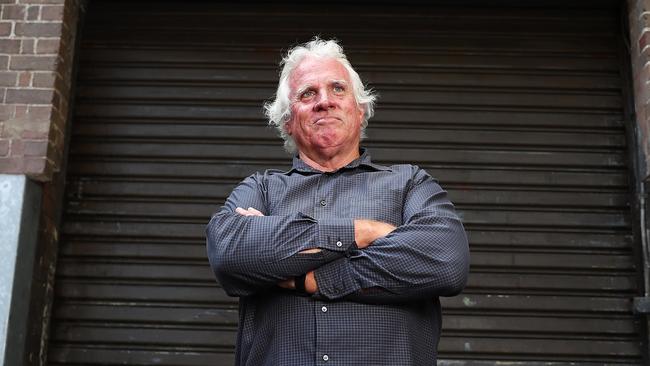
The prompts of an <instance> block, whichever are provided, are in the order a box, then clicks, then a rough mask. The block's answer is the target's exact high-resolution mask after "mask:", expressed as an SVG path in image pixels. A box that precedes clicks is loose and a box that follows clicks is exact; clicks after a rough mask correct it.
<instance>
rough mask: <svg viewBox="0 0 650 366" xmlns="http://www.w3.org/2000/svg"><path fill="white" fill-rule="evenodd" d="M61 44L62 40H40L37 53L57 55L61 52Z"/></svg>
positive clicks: (37, 44)
mask: <svg viewBox="0 0 650 366" xmlns="http://www.w3.org/2000/svg"><path fill="white" fill-rule="evenodd" d="M60 44H61V40H60V39H39V40H38V42H37V43H36V53H38V54H47V53H50V54H57V53H58V52H59V48H60Z"/></svg>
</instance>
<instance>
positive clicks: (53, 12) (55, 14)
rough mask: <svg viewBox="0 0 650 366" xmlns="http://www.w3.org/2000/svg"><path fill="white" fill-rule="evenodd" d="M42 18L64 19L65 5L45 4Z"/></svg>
mask: <svg viewBox="0 0 650 366" xmlns="http://www.w3.org/2000/svg"><path fill="white" fill-rule="evenodd" d="M41 20H63V5H44V6H43V8H41Z"/></svg>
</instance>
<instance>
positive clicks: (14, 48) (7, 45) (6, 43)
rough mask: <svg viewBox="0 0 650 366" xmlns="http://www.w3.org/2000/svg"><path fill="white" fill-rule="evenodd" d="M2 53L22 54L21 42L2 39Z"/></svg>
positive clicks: (0, 49) (0, 47)
mask: <svg viewBox="0 0 650 366" xmlns="http://www.w3.org/2000/svg"><path fill="white" fill-rule="evenodd" d="M0 52H1V53H9V54H12V53H18V52H20V40H17V39H0Z"/></svg>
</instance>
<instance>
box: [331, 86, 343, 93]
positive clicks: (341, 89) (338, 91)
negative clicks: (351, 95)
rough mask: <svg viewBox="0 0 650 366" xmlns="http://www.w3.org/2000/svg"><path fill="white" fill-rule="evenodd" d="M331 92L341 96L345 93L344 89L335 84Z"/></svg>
mask: <svg viewBox="0 0 650 366" xmlns="http://www.w3.org/2000/svg"><path fill="white" fill-rule="evenodd" d="M332 90H333V91H334V93H337V94H341V93H344V92H345V87H344V86H343V85H339V84H336V85H334V87H333V88H332Z"/></svg>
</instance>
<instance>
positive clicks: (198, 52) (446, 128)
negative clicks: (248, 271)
mask: <svg viewBox="0 0 650 366" xmlns="http://www.w3.org/2000/svg"><path fill="white" fill-rule="evenodd" d="M589 3H590V7H589V8H586V7H576V8H568V7H564V6H562V5H561V3H560V2H556V4H555V5H547V6H541V5H540V4H535V6H528V7H525V8H521V7H514V6H508V4H507V3H505V2H500V3H499V5H498V6H492V7H485V6H479V5H477V4H470V3H468V2H462V5H449V4H452V3H451V2H450V3H448V5H443V4H440V5H417V4H411V3H409V5H403V4H402V5H397V4H395V5H393V4H389V3H387V2H382V3H381V4H382V5H376V4H375V5H373V4H371V3H366V4H364V5H347V4H338V5H336V4H334V5H331V4H330V6H328V7H322V6H309V5H307V6H306V5H304V4H300V6H295V5H294V6H292V5H283V4H276V5H268V4H254V3H247V4H240V5H227V6H226V5H219V4H215V3H212V2H187V1H183V2H181V1H178V2H177V3H174V2H162V3H161V2H157V3H155V4H154V3H149V4H147V3H143V4H136V3H134V2H114V1H111V2H108V1H100V0H93V1H91V2H89V8H88V16H87V19H86V26H85V29H84V31H83V44H82V48H81V50H80V57H81V65H80V76H79V80H78V88H77V102H76V111H75V117H74V120H73V136H72V142H71V149H70V164H69V169H68V178H67V189H66V194H67V205H66V206H67V208H66V211H65V215H64V227H63V229H62V234H61V246H60V254H59V261H58V266H57V272H56V273H57V275H56V283H55V291H56V298H55V306H54V310H53V319H52V330H51V337H50V343H49V362H50V364H51V365H63V364H66V365H67V364H83V365H100V364H101V365H113V364H115V365H117V364H120V365H151V364H159V365H210V366H214V365H230V364H232V363H233V347H234V341H235V332H236V326H237V307H236V299H233V298H229V297H227V296H226V295H225V293H224V292H223V290H222V289H221V288H220V287H219V285H218V284H217V283H216V282H215V280H214V278H213V275H212V273H211V271H210V269H209V267H208V263H207V260H206V257H205V246H204V237H203V230H204V226H205V224H206V223H207V221H208V219H209V217H210V215H211V213H212V212H213V211H214V210H216V209H217V208H218V207H219V205H220V204H221V203H222V202H223V200H224V199H225V197H226V196H227V195H228V193H229V192H230V190H231V189H232V188H233V186H234V185H235V184H236V183H237V182H238V181H240V180H241V179H242V178H243V177H245V176H247V175H249V174H251V173H252V172H254V171H257V170H262V169H266V168H286V167H287V166H288V164H289V161H290V159H289V157H287V156H286V155H285V153H284V152H283V150H282V148H281V141H280V140H279V139H278V138H277V137H276V136H275V133H274V131H272V130H270V129H268V128H266V127H265V121H264V118H263V116H262V113H261V104H262V102H263V101H264V100H265V99H267V98H269V97H270V96H271V95H272V94H273V92H274V90H275V83H276V80H277V71H278V70H277V66H276V65H277V62H278V61H279V57H280V52H281V50H283V49H284V50H286V48H287V47H288V46H289V45H290V44H295V43H296V42H298V41H305V40H307V39H309V38H310V36H311V35H313V34H321V35H323V36H324V37H330V36H336V37H338V38H339V39H341V40H342V42H343V44H344V46H345V47H346V49H347V50H348V53H349V57H350V59H351V61H352V63H353V64H354V65H355V66H356V67H357V69H358V70H359V71H360V73H361V75H362V77H363V78H364V79H365V80H366V81H368V82H369V83H370V84H371V86H372V87H373V88H375V89H376V90H377V91H378V92H379V94H380V99H379V104H378V109H377V114H376V118H374V119H373V120H371V121H370V127H369V130H368V133H369V139H368V140H367V142H366V143H365V145H366V146H367V147H368V148H369V149H370V151H371V152H372V154H373V157H374V158H375V159H376V160H379V161H380V162H382V163H386V164H388V163H404V162H409V163H416V164H418V165H420V166H422V167H424V168H426V169H427V170H428V171H429V172H430V173H431V174H432V175H434V176H436V177H437V178H438V179H439V180H440V181H441V183H442V185H443V186H444V187H446V188H447V189H448V190H449V192H450V194H451V196H452V199H453V201H454V202H455V203H456V204H457V207H458V210H459V212H460V213H461V215H462V217H463V220H464V223H465V225H466V228H467V230H468V233H469V237H470V245H471V250H472V273H471V276H470V280H469V284H468V287H467V289H466V291H465V292H464V293H463V294H462V295H461V296H458V297H455V298H451V299H445V300H444V302H443V307H444V314H445V315H444V325H443V338H442V340H441V343H440V355H441V356H440V357H441V359H442V361H441V364H443V365H446V364H449V365H457V364H458V365H461V364H472V365H493V364H495V362H497V361H511V362H513V363H514V364H515V365H519V364H521V365H541V364H547V363H550V362H555V363H553V364H554V365H569V364H571V365H596V364H598V365H600V364H604V363H609V364H615V365H639V364H641V345H640V336H639V329H638V328H639V327H638V325H637V324H636V323H635V319H634V317H633V315H632V313H631V310H630V309H631V301H630V299H631V298H632V297H633V296H635V294H637V292H638V286H639V285H638V283H637V272H636V271H637V266H636V262H635V260H636V259H635V258H634V256H633V248H634V242H633V238H632V220H631V215H630V202H629V199H630V194H629V187H628V179H627V177H628V165H627V162H626V153H625V149H626V142H625V137H624V125H623V122H622V120H623V117H622V113H623V109H622V108H623V107H622V104H623V101H622V96H621V89H622V85H621V77H620V73H621V70H620V69H621V67H622V66H621V62H620V61H619V58H618V46H619V39H620V36H619V29H620V27H619V24H618V17H617V15H616V14H618V8H617V6H616V5H613V6H611V5H609V4H606V3H603V4H600V3H598V2H589Z"/></svg>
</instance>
